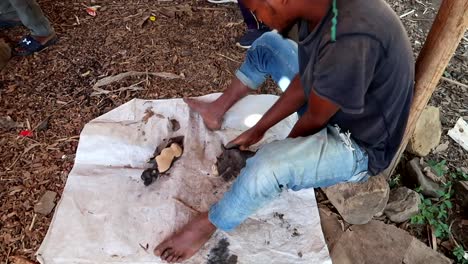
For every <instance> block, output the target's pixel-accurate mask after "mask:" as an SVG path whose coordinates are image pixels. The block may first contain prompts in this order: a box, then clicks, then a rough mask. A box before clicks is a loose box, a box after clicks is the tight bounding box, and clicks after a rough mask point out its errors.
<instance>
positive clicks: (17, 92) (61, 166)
mask: <svg viewBox="0 0 468 264" xmlns="http://www.w3.org/2000/svg"><path fill="white" fill-rule="evenodd" d="M38 2H39V4H40V5H41V6H42V9H43V11H44V12H45V13H46V14H47V15H48V17H49V18H50V19H51V21H52V22H53V25H54V27H55V29H56V31H57V34H58V36H59V37H60V42H59V43H58V45H56V46H54V47H51V48H49V49H47V50H45V51H43V52H41V53H39V54H36V55H34V56H30V57H27V58H13V59H12V60H11V61H10V62H9V64H8V66H7V67H6V68H5V69H4V70H3V71H2V72H1V73H0V118H5V117H7V116H9V117H11V118H12V120H13V121H14V122H16V124H13V125H11V126H10V127H8V128H7V127H0V134H1V136H0V245H1V246H0V262H8V256H22V257H25V258H28V259H31V260H33V259H34V253H35V251H36V250H37V249H38V247H39V245H40V243H41V241H42V239H43V238H44V236H45V234H46V231H47V228H48V225H49V223H50V220H51V218H52V213H51V214H49V215H48V216H42V215H35V213H34V211H33V207H34V205H35V204H36V203H37V201H38V200H39V199H40V197H41V196H42V195H43V194H44V192H45V191H46V190H52V191H55V192H57V193H58V194H59V195H60V194H61V193H62V190H63V187H64V185H65V182H66V179H67V175H68V173H69V172H70V170H71V168H72V166H73V160H74V153H75V151H76V147H77V144H78V140H79V134H80V131H81V130H82V128H83V126H84V124H86V123H87V122H88V121H90V120H91V119H93V118H96V117H98V116H99V115H101V114H103V113H105V112H107V111H109V110H111V109H113V108H115V107H117V106H119V105H121V104H123V103H125V102H127V101H129V100H131V99H132V98H144V99H162V98H177V97H189V96H200V95H204V94H207V93H212V92H220V91H222V90H223V89H224V88H225V87H226V86H227V85H228V83H229V81H230V79H231V78H232V76H233V74H232V73H233V71H234V70H235V69H236V68H237V67H238V66H239V65H240V62H241V61H242V60H243V56H244V54H245V51H244V50H242V49H239V48H237V47H236V46H235V40H236V39H237V38H238V37H239V36H240V35H241V33H242V32H243V30H244V26H243V24H242V18H241V16H240V12H239V11H238V9H237V6H236V5H234V4H228V5H212V4H209V3H208V2H206V1H202V0H198V1H197V0H193V1H180V0H174V1H171V0H169V1H150V0H138V1H137V0H128V1H123V0H115V1H91V0H87V1H86V4H88V5H96V4H99V5H101V6H102V8H101V9H100V10H98V11H97V16H96V17H91V16H89V15H88V14H87V13H86V12H85V8H84V6H83V3H82V1H75V0H64V1H52V0H40V1H38ZM388 2H389V3H390V4H391V5H392V7H393V8H394V9H395V11H396V12H397V13H398V14H399V15H404V14H407V15H406V16H404V17H402V21H403V22H404V24H405V27H406V28H407V29H408V33H409V36H410V38H411V42H412V44H413V48H414V50H415V56H417V54H418V52H419V50H420V48H421V47H422V44H423V43H424V39H425V36H426V35H427V33H428V30H429V28H430V25H431V23H432V21H433V18H434V16H435V14H436V12H437V9H438V4H439V3H438V1H437V0H432V1H426V0H421V1H419V0H412V1H408V0H388ZM412 10H415V11H414V12H412V13H411V11H412ZM408 12H410V13H409V14H408ZM150 16H154V17H155V18H156V19H155V21H152V20H149V19H148V18H149V17H150ZM26 33H27V31H25V29H22V28H16V29H12V30H8V31H2V32H0V37H1V38H5V39H7V40H8V41H10V42H14V41H16V38H18V37H20V36H21V35H23V34H26ZM396 56H397V55H396ZM127 71H140V72H169V73H173V74H176V75H178V76H181V77H182V78H179V79H172V80H169V79H164V78H160V77H156V76H149V75H142V76H138V77H130V78H127V79H125V80H122V81H119V82H116V83H113V84H111V85H107V86H102V87H100V88H102V89H104V90H107V91H108V92H102V91H101V94H93V92H96V91H95V90H93V85H94V84H95V83H96V81H97V80H99V79H101V78H103V77H106V76H111V75H115V74H119V73H122V72H127ZM445 77H447V78H449V79H452V80H455V81H458V82H461V83H465V84H466V83H468V39H466V38H465V39H464V40H462V42H461V44H460V46H459V47H458V50H457V52H456V54H455V56H454V57H453V59H452V60H451V63H450V65H449V67H448V68H447V69H446V73H445ZM130 86H132V87H130ZM128 87H130V88H128ZM135 87H138V88H136V89H135ZM120 88H122V89H121V90H119V91H118V89H120ZM274 91H275V88H274V85H273V84H272V82H268V84H267V85H266V86H265V87H264V88H263V89H261V92H263V93H266V92H274ZM430 104H431V105H434V106H438V107H440V109H441V116H442V124H443V139H442V142H446V141H447V142H449V147H448V150H446V151H444V152H442V153H438V154H431V155H430V156H429V157H428V158H427V159H431V160H435V161H441V160H446V161H447V165H448V167H449V169H451V170H455V169H459V168H463V167H464V168H468V164H467V160H468V152H467V151H464V150H463V149H462V148H461V147H460V146H459V145H457V144H456V143H455V142H454V141H453V140H451V139H450V138H448V136H447V135H446V134H447V131H448V130H449V129H450V128H452V127H453V126H454V124H455V122H456V120H457V119H458V118H459V117H464V118H465V120H468V108H467V105H468V95H467V88H466V87H462V86H460V85H456V84H452V83H449V82H446V81H442V82H441V83H440V84H439V87H438V88H437V91H436V92H435V94H434V96H433V98H432V99H431V101H430ZM24 129H30V130H33V136H32V137H21V136H19V133H20V131H21V130H24ZM456 209H457V208H456V207H455V208H454V210H456ZM403 228H404V227H403ZM405 229H406V228H405ZM424 236H426V235H425V234H420V237H424ZM450 257H451V256H450Z"/></svg>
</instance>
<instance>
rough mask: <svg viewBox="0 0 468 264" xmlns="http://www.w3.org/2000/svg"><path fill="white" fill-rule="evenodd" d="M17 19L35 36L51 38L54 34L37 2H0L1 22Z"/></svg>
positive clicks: (18, 0) (1, 0)
mask: <svg viewBox="0 0 468 264" xmlns="http://www.w3.org/2000/svg"><path fill="white" fill-rule="evenodd" d="M16 19H20V20H21V22H22V23H23V25H24V26H25V27H27V28H29V30H31V34H32V35H33V36H49V35H51V34H53V33H54V29H53V28H52V26H51V25H50V22H49V20H48V19H47V18H46V17H45V16H44V13H42V10H41V8H40V7H39V5H38V4H37V2H36V1H35V0H0V20H16Z"/></svg>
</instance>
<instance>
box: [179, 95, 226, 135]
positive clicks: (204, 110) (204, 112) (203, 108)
mask: <svg viewBox="0 0 468 264" xmlns="http://www.w3.org/2000/svg"><path fill="white" fill-rule="evenodd" d="M184 102H185V103H186V104H187V105H188V106H189V107H190V108H191V109H192V110H193V111H195V112H197V113H199V114H200V115H201V117H202V118H203V122H204V123H205V125H206V127H208V128H209V129H210V130H219V129H221V125H222V123H223V116H222V115H220V114H219V112H220V111H219V110H217V109H216V107H214V106H213V105H212V103H206V102H202V101H199V100H196V99H192V98H185V99H184Z"/></svg>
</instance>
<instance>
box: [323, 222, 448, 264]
mask: <svg viewBox="0 0 468 264" xmlns="http://www.w3.org/2000/svg"><path fill="white" fill-rule="evenodd" d="M330 256H331V258H332V261H333V264H356V263H369V264H370V263H372V264H373V263H385V264H402V263H404V264H429V263H430V264H450V263H451V261H450V260H449V259H448V258H447V257H445V256H443V255H442V254H440V253H437V252H436V251H434V250H432V249H431V248H429V247H427V246H426V245H424V244H423V243H422V242H420V241H419V240H418V239H416V238H414V237H412V236H411V235H410V234H408V233H407V232H406V231H404V230H402V229H399V228H397V227H395V226H393V225H387V224H385V223H383V222H380V221H375V220H374V221H371V222H370V223H368V224H365V225H355V226H351V227H350V228H349V229H348V230H347V231H346V232H345V233H344V234H343V235H342V236H341V237H340V239H339V240H338V242H336V244H335V246H334V247H333V248H332V249H331V250H330Z"/></svg>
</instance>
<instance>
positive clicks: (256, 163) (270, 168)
mask: <svg viewBox="0 0 468 264" xmlns="http://www.w3.org/2000/svg"><path fill="white" fill-rule="evenodd" d="M245 169H246V170H247V174H248V177H249V179H248V180H249V182H250V184H252V185H253V186H255V188H254V189H255V191H256V192H257V193H258V194H260V195H262V196H268V195H271V194H274V193H276V192H280V191H281V190H282V188H283V187H284V186H285V185H286V184H285V183H281V182H280V179H279V178H278V175H279V174H280V173H281V172H280V169H279V168H278V163H276V162H274V161H273V160H272V159H271V157H270V156H269V155H262V152H260V153H257V154H256V155H255V156H253V157H252V158H250V159H249V160H248V161H247V166H246V168H245Z"/></svg>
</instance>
